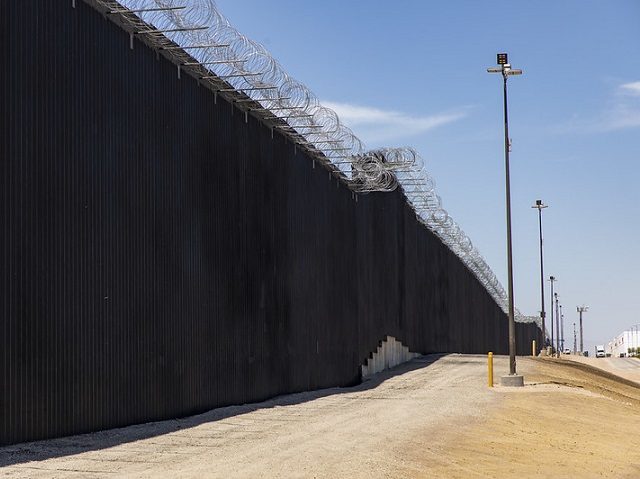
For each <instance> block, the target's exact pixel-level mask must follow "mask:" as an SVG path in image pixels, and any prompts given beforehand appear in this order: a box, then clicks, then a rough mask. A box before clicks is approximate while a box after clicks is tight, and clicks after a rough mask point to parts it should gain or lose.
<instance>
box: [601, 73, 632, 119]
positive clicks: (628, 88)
mask: <svg viewBox="0 0 640 479" xmlns="http://www.w3.org/2000/svg"><path fill="white" fill-rule="evenodd" d="M602 126H603V129H604V130H621V129H625V128H638V127H640V81H637V82H631V83H624V84H622V85H620V86H619V87H618V89H617V90H616V92H615V94H614V96H613V99H612V101H611V107H610V108H609V109H608V111H607V113H606V114H605V115H604V121H603V123H602Z"/></svg>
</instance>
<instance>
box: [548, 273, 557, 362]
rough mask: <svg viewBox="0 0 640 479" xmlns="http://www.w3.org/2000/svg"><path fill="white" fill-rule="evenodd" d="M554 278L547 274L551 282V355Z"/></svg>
mask: <svg viewBox="0 0 640 479" xmlns="http://www.w3.org/2000/svg"><path fill="white" fill-rule="evenodd" d="M555 280H556V277H555V276H549V281H550V282H551V355H552V356H553V283H554V281H555Z"/></svg>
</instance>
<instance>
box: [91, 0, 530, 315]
mask: <svg viewBox="0 0 640 479" xmlns="http://www.w3.org/2000/svg"><path fill="white" fill-rule="evenodd" d="M86 1H87V2H88V3H90V4H92V5H93V6H94V7H96V8H97V9H99V10H100V11H102V12H103V13H104V14H105V15H110V16H116V17H117V21H118V23H120V25H121V26H122V27H123V28H124V29H126V30H127V31H129V33H130V35H131V41H132V46H133V39H134V38H139V39H140V40H142V41H144V42H145V43H147V44H148V45H149V46H151V47H152V48H155V49H156V50H157V51H159V52H162V54H163V55H165V56H166V57H168V58H169V59H170V60H171V61H172V62H173V63H175V64H176V65H177V66H178V75H180V74H181V71H184V72H185V73H188V74H190V75H192V76H193V77H195V78H197V79H198V81H200V82H201V83H203V84H206V85H207V86H209V87H210V88H211V89H212V90H213V91H214V92H215V94H216V95H218V94H220V95H222V96H223V97H225V98H226V99H228V100H229V101H230V102H232V103H233V104H234V105H235V106H237V107H238V108H240V109H241V110H243V111H244V112H245V115H248V114H249V113H250V114H251V115H253V116H256V117H258V118H259V119H260V120H262V121H263V122H265V123H266V124H267V125H269V126H270V127H271V128H273V129H278V130H280V131H282V132H283V133H284V134H285V135H287V136H289V137H290V138H291V139H292V140H293V141H294V142H295V144H296V145H299V146H300V147H301V148H303V149H305V150H306V152H307V153H308V154H310V155H311V156H312V158H313V159H314V160H316V161H319V162H321V163H323V164H325V166H327V167H328V168H329V169H330V171H331V172H332V173H333V174H334V175H336V176H337V177H339V178H340V179H341V180H342V181H343V182H344V183H346V184H347V185H348V187H349V188H350V189H351V190H352V191H354V192H356V193H359V194H367V193H372V192H388V191H393V190H396V189H397V188H400V189H401V190H402V192H403V194H404V196H405V197H406V200H407V203H408V204H409V205H410V206H411V207H412V208H413V210H414V211H415V214H416V216H417V218H418V220H419V221H420V222H421V223H422V224H424V225H425V226H426V227H427V228H428V229H429V230H431V231H432V232H433V233H434V234H435V235H436V236H437V237H438V238H439V239H440V240H441V241H442V242H443V243H444V244H445V245H446V246H447V247H448V248H449V249H450V250H451V251H452V252H453V253H454V254H456V255H457V256H458V257H459V258H460V259H461V260H462V262H463V263H464V264H465V265H466V267H467V268H468V269H469V270H470V271H471V272H472V273H473V274H474V275H475V276H476V278H477V279H478V280H479V281H480V283H481V284H482V285H483V287H484V288H485V289H486V290H487V292H488V293H489V294H490V295H491V296H492V298H493V299H494V300H495V301H496V303H497V304H498V305H499V306H500V308H501V309H502V310H503V311H504V312H505V313H508V300H507V295H506V293H505V291H504V288H503V287H502V285H501V284H500V282H499V281H498V279H497V277H496V276H495V274H494V273H493V271H492V270H491V268H490V267H489V265H488V264H487V263H486V261H485V260H484V258H483V257H482V255H481V254H480V253H479V252H478V250H477V249H476V248H475V247H474V245H473V243H472V242H471V239H470V238H469V237H468V236H467V235H466V234H465V233H464V231H463V230H462V228H461V227H460V226H459V225H458V224H457V223H456V222H455V221H454V220H453V218H451V216H450V215H449V214H448V212H447V211H446V210H445V209H444V208H443V207H442V200H441V199H440V196H438V195H437V194H436V192H435V181H434V180H433V178H432V177H431V176H430V175H429V173H428V172H427V170H426V167H425V164H424V160H423V159H422V157H421V156H420V155H419V154H418V152H417V151H416V150H414V149H413V148H410V147H400V148H379V149H374V150H367V149H366V147H365V145H364V143H363V142H362V141H361V140H360V139H359V138H358V137H357V136H356V135H355V134H354V133H353V132H352V131H351V130H350V129H349V128H348V127H347V126H345V125H344V124H342V123H341V121H340V118H339V117H338V115H337V114H336V112H335V111H333V110H332V109H330V108H327V107H325V106H322V105H321V103H320V101H319V100H318V98H317V97H316V96H315V94H314V93H313V92H312V91H311V90H310V89H309V88H307V87H306V86H305V85H304V84H302V83H300V82H299V81H297V80H295V79H294V78H292V77H291V76H289V75H288V74H287V72H286V71H285V70H284V69H283V68H282V66H281V65H280V64H279V63H278V62H277V60H275V59H274V58H273V57H272V56H271V54H270V53H269V52H268V51H267V50H266V49H265V48H264V47H263V46H262V45H260V44H259V43H257V42H255V41H253V40H251V39H249V38H248V37H246V36H245V35H243V34H242V33H240V32H239V31H238V30H236V29H235V28H234V27H233V26H232V25H231V24H230V23H229V21H228V20H227V19H226V18H225V17H224V15H223V14H222V13H221V12H220V11H219V9H218V8H217V6H216V4H215V2H214V1H213V0H119V1H115V0H86ZM515 316H516V321H518V322H523V323H529V322H536V323H538V325H540V319H539V318H537V317H534V316H524V315H523V314H522V313H520V312H519V311H518V310H517V309H516V315H515Z"/></svg>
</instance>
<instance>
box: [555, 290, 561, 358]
mask: <svg viewBox="0 0 640 479" xmlns="http://www.w3.org/2000/svg"><path fill="white" fill-rule="evenodd" d="M555 298H556V357H558V358H559V357H560V313H558V293H555Z"/></svg>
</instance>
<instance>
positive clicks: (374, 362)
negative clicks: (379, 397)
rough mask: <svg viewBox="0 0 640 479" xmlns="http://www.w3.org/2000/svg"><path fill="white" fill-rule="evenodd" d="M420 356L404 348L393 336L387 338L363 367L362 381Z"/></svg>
mask: <svg viewBox="0 0 640 479" xmlns="http://www.w3.org/2000/svg"><path fill="white" fill-rule="evenodd" d="M418 356H420V354H418V353H412V352H411V351H409V348H408V347H407V346H403V344H402V343H401V342H400V341H397V340H396V338H394V337H393V336H387V337H386V338H385V339H384V340H382V341H380V343H379V346H378V348H377V349H376V351H375V352H373V353H371V357H369V358H368V359H367V360H366V361H365V363H364V364H363V365H362V366H361V370H362V379H363V380H364V379H367V378H369V377H371V376H373V375H374V374H376V373H379V372H380V371H384V370H385V369H390V368H392V367H394V366H397V365H398V364H402V363H406V362H407V361H410V360H412V359H413V358H416V357H418Z"/></svg>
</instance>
